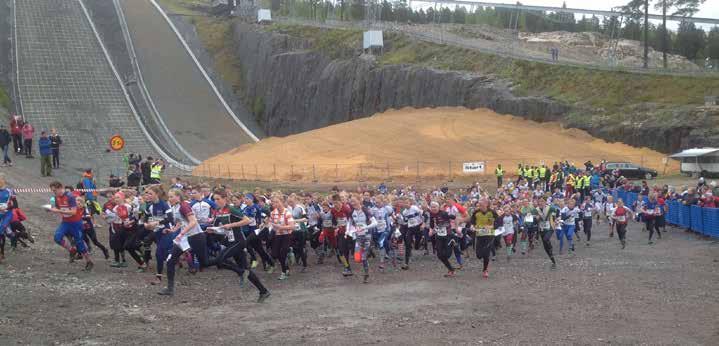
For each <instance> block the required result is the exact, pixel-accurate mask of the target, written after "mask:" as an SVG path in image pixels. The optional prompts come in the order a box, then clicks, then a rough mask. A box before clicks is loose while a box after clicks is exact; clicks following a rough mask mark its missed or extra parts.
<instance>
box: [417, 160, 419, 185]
mask: <svg viewBox="0 0 719 346" xmlns="http://www.w3.org/2000/svg"><path fill="white" fill-rule="evenodd" d="M417 181H419V160H417Z"/></svg>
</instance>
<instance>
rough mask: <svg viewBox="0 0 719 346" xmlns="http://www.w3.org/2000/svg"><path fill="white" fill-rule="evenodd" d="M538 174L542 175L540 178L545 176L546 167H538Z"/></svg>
mask: <svg viewBox="0 0 719 346" xmlns="http://www.w3.org/2000/svg"><path fill="white" fill-rule="evenodd" d="M539 176H540V177H542V179H544V178H546V177H547V169H546V168H544V167H540V168H539Z"/></svg>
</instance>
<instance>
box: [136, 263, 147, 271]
mask: <svg viewBox="0 0 719 346" xmlns="http://www.w3.org/2000/svg"><path fill="white" fill-rule="evenodd" d="M146 271H147V264H143V265H140V266H137V271H136V272H138V273H144V272H146Z"/></svg>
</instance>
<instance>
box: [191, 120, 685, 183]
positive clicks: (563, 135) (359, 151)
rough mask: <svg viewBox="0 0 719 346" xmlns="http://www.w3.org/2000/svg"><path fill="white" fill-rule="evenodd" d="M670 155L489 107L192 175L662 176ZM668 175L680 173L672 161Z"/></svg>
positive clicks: (252, 154) (262, 151)
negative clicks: (500, 170) (572, 171)
mask: <svg viewBox="0 0 719 346" xmlns="http://www.w3.org/2000/svg"><path fill="white" fill-rule="evenodd" d="M665 157H666V155H664V154H662V153H659V152H656V151H653V150H649V149H646V148H635V147H632V146H629V145H626V144H622V143H607V142H605V141H603V140H600V139H597V138H594V137H592V136H590V135H589V134H587V133H586V132H584V131H581V130H576V129H562V128H561V127H560V125H559V124H556V123H537V122H533V121H529V120H525V119H522V118H518V117H513V116H509V115H500V114H497V113H495V112H492V111H490V110H487V109H479V110H469V109H466V108H460V107H456V108H453V107H439V108H433V109H413V108H404V109H401V110H392V111H388V112H385V113H381V114H376V115H374V116H372V117H369V118H363V119H359V120H354V121H350V122H346V123H342V124H338V125H333V126H329V127H325V128H321V129H317V130H313V131H308V132H304V133H301V134H297V135H292V136H287V137H282V138H277V137H273V138H266V139H263V140H262V141H260V142H259V143H256V144H249V145H243V146H241V147H239V148H236V149H233V150H230V151H228V152H226V153H224V154H221V155H218V156H215V157H213V158H210V159H209V160H206V161H205V162H204V163H203V165H201V166H199V167H198V168H196V169H195V171H194V174H195V175H199V176H212V177H228V176H231V177H234V178H246V179H254V180H319V181H323V182H326V181H335V180H342V181H348V180H349V181H353V180H357V179H387V178H390V177H391V178H402V177H405V178H406V177H411V178H414V177H415V176H419V177H444V178H445V179H447V178H448V177H449V176H450V168H451V177H452V178H461V177H462V163H463V162H475V161H484V162H486V170H485V172H488V174H492V173H493V172H494V168H495V167H496V165H497V163H502V164H503V166H504V168H505V170H507V171H508V172H509V173H512V174H514V172H515V169H516V167H517V164H518V163H525V164H533V165H538V164H540V162H545V163H547V164H548V165H551V164H552V163H553V162H556V161H557V160H569V161H570V162H573V163H575V164H576V165H582V164H583V163H584V162H585V161H587V160H592V161H593V162H595V163H596V162H599V160H601V159H607V160H610V161H612V160H617V161H627V162H634V163H636V164H642V165H644V166H648V167H651V168H654V169H657V170H658V171H659V173H660V174H661V173H663V172H664V165H663V163H662V159H664V158H665ZM666 171H667V173H670V172H674V171H678V164H677V163H675V162H670V163H669V165H668V166H667V168H666Z"/></svg>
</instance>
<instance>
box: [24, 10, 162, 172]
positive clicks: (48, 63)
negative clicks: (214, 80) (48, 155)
mask: <svg viewBox="0 0 719 346" xmlns="http://www.w3.org/2000/svg"><path fill="white" fill-rule="evenodd" d="M15 4H16V6H15V13H14V16H15V25H16V40H15V44H16V45H17V49H16V52H17V56H16V59H17V64H16V65H17V68H18V71H17V72H18V74H17V83H18V89H19V101H20V103H21V105H22V109H23V115H24V117H25V119H26V120H27V121H29V122H30V123H31V124H33V125H34V127H35V130H36V132H37V133H36V134H35V136H36V138H37V137H38V136H39V134H40V133H39V132H40V131H41V130H49V129H51V128H57V129H58V131H59V132H60V134H61V135H62V138H63V142H64V143H63V145H64V147H63V148H64V149H63V153H64V154H63V155H65V156H66V157H67V156H71V157H72V156H74V157H77V158H82V159H83V160H84V161H86V162H88V164H87V166H88V167H91V166H92V163H93V162H95V163H100V162H101V163H102V166H103V167H105V168H116V169H118V170H119V171H120V172H124V170H125V169H126V167H123V164H122V159H121V154H120V153H106V152H105V150H106V149H107V148H108V147H109V140H110V137H111V136H112V135H114V134H120V135H122V136H123V137H124V138H125V142H126V150H125V151H126V152H135V153H140V154H142V155H143V156H145V155H149V154H152V155H156V154H157V153H158V152H160V150H158V149H159V147H157V145H156V143H154V142H153V141H152V140H151V139H150V138H149V137H148V134H147V132H146V131H145V129H144V127H143V125H142V124H141V122H140V121H139V119H138V117H137V116H136V114H135V112H134V111H133V109H132V108H131V107H130V105H129V102H128V98H127V96H126V95H125V93H124V89H123V87H122V84H121V82H120V80H119V77H118V76H117V74H116V73H115V72H114V70H113V69H112V65H111V64H110V63H109V61H108V59H107V57H106V55H105V54H104V53H103V48H102V46H101V45H100V42H99V40H98V36H97V35H96V34H95V31H94V30H93V26H92V25H91V22H90V21H89V19H88V16H87V12H86V11H85V9H84V8H83V6H82V3H80V2H79V1H77V0H16V1H15ZM34 145H35V148H33V151H34V152H36V151H37V144H35V143H34ZM163 156H164V155H163Z"/></svg>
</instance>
